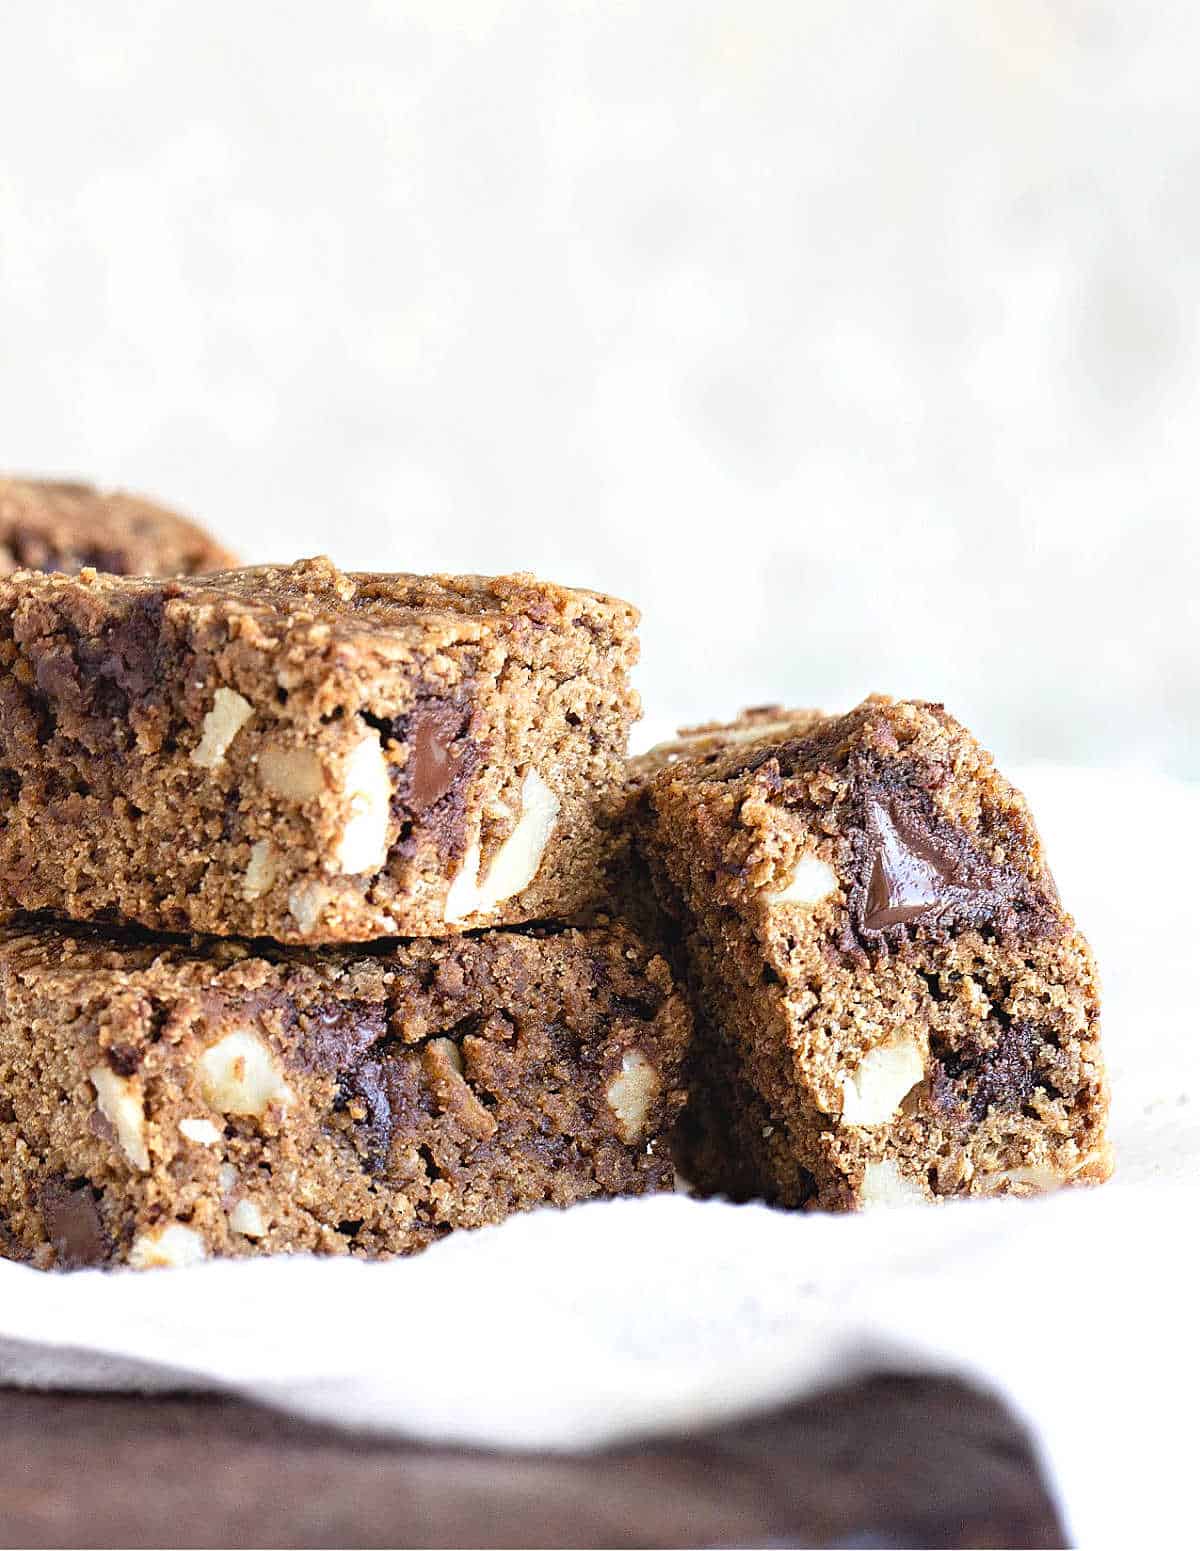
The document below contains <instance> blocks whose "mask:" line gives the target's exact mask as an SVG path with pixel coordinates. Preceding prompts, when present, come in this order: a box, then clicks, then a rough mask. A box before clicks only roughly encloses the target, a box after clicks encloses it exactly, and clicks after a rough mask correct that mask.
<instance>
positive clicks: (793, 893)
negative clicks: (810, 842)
mask: <svg viewBox="0 0 1200 1551" xmlns="http://www.w3.org/2000/svg"><path fill="white" fill-rule="evenodd" d="M837 891H838V880H837V873H835V872H834V870H833V868H832V867H831V866H830V865H829V863H828V862H823V861H822V860H821V858H820V857H819V856H818V855H817V854H816V852H815V851H804V852H803V853H802V854H801V855H800V857H799V858H798V860H797V862H796V865H795V867H794V868H793V869H792V875H791V877H790V878H789V879H788V881H787V882H786V883H785V884H784V886H783V887H782V888H781V889H776V891H775V892H774V893H773V894H770V895H768V896H767V897H768V899H769V900H770V902H771V904H773V905H819V904H820V903H821V901H822V900H823V899H828V898H829V896H830V895H831V894H836V893H837Z"/></svg>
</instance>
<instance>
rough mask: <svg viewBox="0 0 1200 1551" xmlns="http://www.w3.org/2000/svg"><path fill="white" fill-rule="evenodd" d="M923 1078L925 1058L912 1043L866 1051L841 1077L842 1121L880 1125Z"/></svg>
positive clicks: (858, 1124) (898, 1042) (917, 1046)
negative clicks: (854, 1065) (853, 1068)
mask: <svg viewBox="0 0 1200 1551" xmlns="http://www.w3.org/2000/svg"><path fill="white" fill-rule="evenodd" d="M924 1075H925V1056H924V1053H923V1052H922V1050H921V1047H920V1045H918V1044H917V1043H916V1041H915V1040H908V1039H906V1040H897V1041H895V1042H894V1043H893V1044H890V1045H880V1046H879V1047H878V1049H876V1050H868V1051H867V1053H866V1055H865V1056H864V1057H863V1058H862V1060H861V1061H860V1062H859V1064H858V1068H857V1070H856V1071H854V1072H850V1073H843V1074H842V1077H841V1086H842V1120H843V1121H844V1122H845V1123H846V1124H847V1125H852V1126H878V1125H883V1124H884V1123H885V1122H886V1121H888V1120H891V1118H892V1117H893V1115H895V1113H896V1111H897V1110H898V1109H899V1108H900V1104H901V1102H902V1100H903V1099H904V1097H905V1095H906V1094H908V1093H910V1092H911V1091H912V1089H913V1088H915V1087H916V1085H917V1084H918V1083H919V1082H920V1081H921V1079H922V1078H923V1077H924Z"/></svg>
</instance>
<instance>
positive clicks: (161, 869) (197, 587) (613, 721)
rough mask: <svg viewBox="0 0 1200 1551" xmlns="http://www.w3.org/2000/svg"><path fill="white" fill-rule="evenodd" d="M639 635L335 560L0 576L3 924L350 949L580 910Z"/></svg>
mask: <svg viewBox="0 0 1200 1551" xmlns="http://www.w3.org/2000/svg"><path fill="white" fill-rule="evenodd" d="M636 622H637V614H636V611H635V610H634V609H633V608H631V607H630V606H629V605H628V604H625V603H621V602H618V601H617V600H615V599H612V598H606V597H602V596H600V595H598V594H595V593H590V592H581V591H573V590H570V589H568V588H564V587H557V586H554V585H552V584H550V583H545V582H538V581H535V580H533V578H531V577H528V576H510V577H499V578H496V579H490V578H485V577H420V576H387V575H357V576H349V575H343V574H342V573H341V572H339V571H337V570H336V569H335V568H334V567H333V566H332V565H331V564H330V563H329V562H328V561H325V560H313V561H305V562H300V563H298V564H295V565H290V566H278V567H274V566H263V567H256V568H249V569H243V570H234V571H226V572H222V573H219V574H216V575H213V576H208V577H204V578H200V579H190V580H189V579H177V580H174V581H151V580H147V579H144V578H137V579H135V578H122V577H115V576H108V575H98V574H96V573H95V572H93V571H83V572H81V573H80V574H79V575H78V576H76V577H67V576H60V575H40V574H34V573H31V572H20V573H17V574H15V575H12V576H8V577H0V908H9V909H21V910H27V911H42V910H48V911H52V912H54V913H55V914H57V915H61V916H67V917H71V918H72V919H93V918H100V919H108V920H116V921H121V922H134V923H139V924H141V925H143V926H147V927H151V928H155V929H159V930H165V931H200V932H210V933H215V934H220V935H242V936H259V935H261V936H268V937H271V938H274V939H275V940H276V941H279V942H294V943H309V944H317V943H334V942H355V941H368V940H370V939H372V938H378V937H385V936H401V937H409V936H440V935H446V934H453V933H457V932H461V931H465V930H468V929H471V928H475V927H482V926H497V925H503V924H512V923H517V922H524V921H530V920H535V919H538V918H540V917H550V916H553V917H555V918H557V919H563V918H569V917H570V916H571V915H572V914H574V913H575V912H576V911H578V910H581V909H583V908H584V907H587V906H589V905H591V904H592V903H593V902H594V900H595V897H596V894H597V891H598V890H599V889H600V888H601V886H602V875H603V866H604V862H605V859H606V855H607V849H608V847H609V845H610V843H611V836H610V831H609V829H608V828H606V826H605V824H604V822H603V817H602V815H603V809H604V806H605V804H606V803H607V802H608V801H609V799H610V796H611V794H612V793H613V792H614V791H616V790H618V789H619V787H620V784H621V781H622V780H623V778H624V752H625V746H626V740H627V736H628V730H629V726H630V723H631V722H632V721H633V720H634V718H635V717H636V715H637V714H638V701H637V697H636V695H635V694H634V692H633V690H632V689H631V688H630V685H629V670H630V668H631V667H632V665H633V663H634V661H635V658H636V656H637V639H636V634H635V626H636Z"/></svg>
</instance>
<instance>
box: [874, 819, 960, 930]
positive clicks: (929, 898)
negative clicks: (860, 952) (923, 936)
mask: <svg viewBox="0 0 1200 1551" xmlns="http://www.w3.org/2000/svg"><path fill="white" fill-rule="evenodd" d="M867 834H868V837H869V840H870V844H871V849H870V852H869V855H870V871H869V873H868V877H867V892H866V900H865V903H864V906H863V920H862V924H863V927H864V929H865V930H866V931H868V932H879V931H883V930H884V929H885V928H887V927H889V926H908V925H910V924H912V923H914V922H917V921H920V920H921V919H922V918H923V917H926V916H929V915H932V914H935V913H936V912H937V911H939V910H941V909H943V908H944V907H945V906H946V905H948V904H950V903H951V902H952V900H953V899H954V895H955V892H956V891H957V890H960V889H963V888H966V887H968V886H969V881H968V879H967V877H966V876H965V875H964V873H963V870H962V868H961V867H960V865H959V863H958V860H957V859H956V858H955V857H953V856H950V855H949V854H948V853H947V852H946V851H945V850H944V849H942V848H941V847H940V846H938V845H937V843H936V842H935V840H934V838H933V836H932V835H931V834H930V833H929V831H928V830H927V829H926V828H925V827H924V826H923V825H922V824H921V822H920V820H919V819H917V818H916V816H915V815H914V814H912V813H910V812H908V811H906V810H905V809H904V808H902V807H900V806H899V804H890V805H888V804H885V803H883V802H880V801H878V800H876V799H873V798H872V799H869V800H868V802H867Z"/></svg>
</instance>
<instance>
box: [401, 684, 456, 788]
mask: <svg viewBox="0 0 1200 1551" xmlns="http://www.w3.org/2000/svg"><path fill="white" fill-rule="evenodd" d="M461 721H462V717H461V715H460V713H459V712H457V711H456V710H455V709H454V707H453V706H448V705H442V704H439V703H437V702H436V701H431V702H428V703H426V704H424V705H421V706H418V707H417V709H416V710H415V711H414V712H413V713H412V716H411V718H410V719H409V738H410V740H411V745H412V753H411V755H410V763H409V767H408V769H409V777H408V802H409V807H410V808H412V810H413V811H414V812H415V813H424V812H425V810H426V808H431V807H432V806H433V805H434V803H435V802H438V801H440V800H441V798H443V797H444V796H445V795H446V793H447V792H448V791H449V790H450V788H451V787H452V786H453V785H454V778H455V775H456V774H457V772H458V758H457V756H456V755H455V754H453V753H452V747H453V744H454V740H455V737H456V736H457V735H458V730H459V726H460V724H461Z"/></svg>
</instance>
